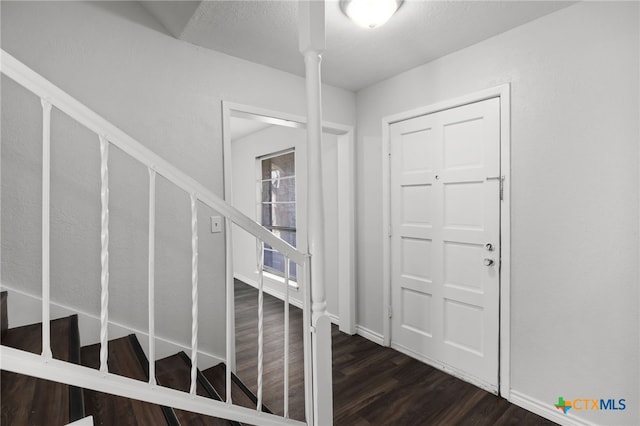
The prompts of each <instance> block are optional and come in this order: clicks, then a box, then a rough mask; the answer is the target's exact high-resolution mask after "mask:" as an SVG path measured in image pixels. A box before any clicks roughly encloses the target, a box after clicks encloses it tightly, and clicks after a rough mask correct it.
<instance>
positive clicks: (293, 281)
mask: <svg viewBox="0 0 640 426" xmlns="http://www.w3.org/2000/svg"><path fill="white" fill-rule="evenodd" d="M288 154H293V155H294V173H293V175H289V176H284V177H281V178H280V179H293V181H294V185H295V195H294V197H295V200H294V201H280V202H275V203H274V202H273V201H266V202H265V201H263V197H262V195H263V193H262V191H263V188H264V186H263V185H264V182H269V181H270V180H271V179H263V177H262V163H263V161H265V160H269V159H272V158H276V157H280V156H284V155H288ZM295 154H296V150H295V147H291V148H286V149H283V150H280V151H275V152H271V153H269V154H265V155H261V156H259V157H256V210H257V213H256V217H257V222H258V223H259V224H260V225H261V226H263V227H265V228H267V229H268V230H269V231H270V232H272V233H273V231H274V230H279V231H287V232H294V233H295V235H296V242H297V236H298V229H297V223H298V205H297V204H298V186H297V183H298V182H297V170H296V167H295V166H296V155H295ZM265 204H293V205H294V213H295V218H296V219H295V220H296V226H295V227H291V226H279V225H264V224H263V223H262V208H263V206H264V205H265ZM296 245H297V244H296ZM267 251H271V252H274V253H279V252H278V251H277V250H272V249H268V248H266V247H265V243H264V241H263V242H262V256H263V258H262V270H263V272H264V273H265V274H266V276H268V277H269V278H271V279H274V280H276V281H279V282H282V283H284V280H285V275H286V274H285V273H284V272H282V271H280V270H278V269H276V268H273V267H272V266H269V265H266V264H265V261H264V255H265V253H266V252H267ZM295 268H296V269H295V272H296V274H295V275H294V274H293V273H291V270H290V271H289V285H290V286H291V287H294V288H296V289H297V288H298V284H297V269H298V268H297V265H296V267H295Z"/></svg>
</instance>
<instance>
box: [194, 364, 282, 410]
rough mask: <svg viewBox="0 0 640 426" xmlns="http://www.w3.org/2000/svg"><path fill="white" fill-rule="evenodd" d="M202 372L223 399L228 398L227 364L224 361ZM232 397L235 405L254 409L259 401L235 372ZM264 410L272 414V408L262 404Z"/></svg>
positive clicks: (232, 381) (232, 379)
mask: <svg viewBox="0 0 640 426" xmlns="http://www.w3.org/2000/svg"><path fill="white" fill-rule="evenodd" d="M202 374H203V375H204V376H205V377H206V378H207V380H209V382H211V384H212V385H213V387H214V388H215V389H216V390H217V391H218V393H219V394H220V397H221V398H222V400H226V395H227V385H226V383H227V378H226V374H227V366H226V365H225V364H224V363H220V364H218V365H216V366H214V367H211V368H207V369H206V370H204V371H203V372H202ZM231 399H232V401H233V403H234V405H240V406H242V407H246V408H252V409H254V410H255V408H256V406H257V403H258V398H257V397H256V396H255V394H254V393H253V392H252V391H251V390H250V389H249V388H248V387H247V386H246V385H245V384H244V382H243V381H242V380H240V378H239V377H238V376H236V375H235V374H234V373H231ZM262 411H263V412H265V413H270V414H272V412H271V410H269V408H267V407H266V406H265V405H264V404H263V405H262Z"/></svg>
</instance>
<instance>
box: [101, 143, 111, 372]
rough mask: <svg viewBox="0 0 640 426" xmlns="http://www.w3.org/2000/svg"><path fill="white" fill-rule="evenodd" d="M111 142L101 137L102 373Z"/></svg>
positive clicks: (105, 369) (106, 353)
mask: <svg viewBox="0 0 640 426" xmlns="http://www.w3.org/2000/svg"><path fill="white" fill-rule="evenodd" d="M108 163H109V141H107V139H106V138H105V137H104V136H100V201H101V205H102V213H101V219H102V220H101V225H100V242H101V247H100V266H101V272H100V287H101V294H100V371H102V372H104V373H106V372H108V371H109V367H108V366H107V358H108V356H109V342H108V334H109V332H108V329H109V164H108Z"/></svg>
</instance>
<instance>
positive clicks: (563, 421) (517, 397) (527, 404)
mask: <svg viewBox="0 0 640 426" xmlns="http://www.w3.org/2000/svg"><path fill="white" fill-rule="evenodd" d="M509 402H512V403H513V404H515V405H517V406H519V407H522V408H524V409H525V410H528V411H531V412H532V413H535V414H537V415H539V416H542V417H544V418H545V419H548V420H551V421H552V422H556V423H558V424H560V425H562V426H596V423H592V422H590V421H587V420H584V419H580V418H578V417H576V416H575V415H574V414H573V413H572V412H571V410H570V411H569V412H568V413H567V414H564V413H562V412H561V411H560V410H558V409H556V408H554V406H553V401H550V402H547V403H545V402H542V401H540V400H538V399H536V398H533V397H530V396H528V395H525V394H523V393H520V392H518V391H516V390H512V391H511V397H510V398H509Z"/></svg>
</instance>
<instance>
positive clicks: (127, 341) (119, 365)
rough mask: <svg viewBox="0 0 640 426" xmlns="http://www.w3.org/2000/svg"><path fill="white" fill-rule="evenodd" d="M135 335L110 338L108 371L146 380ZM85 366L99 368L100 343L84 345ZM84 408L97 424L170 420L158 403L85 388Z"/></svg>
mask: <svg viewBox="0 0 640 426" xmlns="http://www.w3.org/2000/svg"><path fill="white" fill-rule="evenodd" d="M136 345H138V346H139V343H138V342H137V338H136V337H135V335H133V334H132V335H129V336H126V337H122V338H120V339H114V340H110V341H109V358H108V362H107V363H108V366H109V372H110V373H113V374H118V375H120V376H124V377H128V378H130V379H135V380H140V381H144V382H147V381H148V373H146V374H145V368H144V367H143V365H142V364H141V362H140V361H139V359H138V355H137V354H136V350H137V349H136V347H135V346H136ZM81 358H82V365H84V366H86V367H90V368H95V369H98V368H100V345H99V344H95V345H90V346H85V347H83V348H82V351H81ZM84 395H85V409H86V412H87V415H92V416H93V418H94V423H95V424H96V425H123V426H126V425H131V426H134V425H160V424H167V423H168V421H167V419H166V417H165V414H164V412H163V410H162V407H160V406H159V405H154V404H150V403H148V402H143V401H138V400H135V399H129V398H124V397H121V396H116V395H110V394H107V393H101V392H95V391H92V390H88V389H85V391H84Z"/></svg>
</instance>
